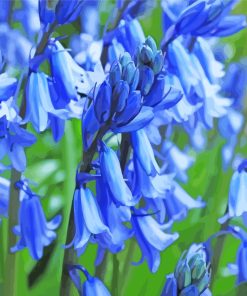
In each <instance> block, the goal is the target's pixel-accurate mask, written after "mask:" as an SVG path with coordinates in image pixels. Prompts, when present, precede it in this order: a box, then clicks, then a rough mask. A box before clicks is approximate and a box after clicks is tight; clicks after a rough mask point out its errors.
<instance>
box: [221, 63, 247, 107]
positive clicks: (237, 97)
mask: <svg viewBox="0 0 247 296" xmlns="http://www.w3.org/2000/svg"><path fill="white" fill-rule="evenodd" d="M222 90H223V92H224V94H225V95H226V96H228V97H229V98H233V99H234V102H233V105H232V107H233V108H237V109H239V108H240V111H241V108H242V107H243V99H244V97H245V95H246V92H247V60H246V59H242V60H240V61H239V62H238V63H231V64H230V65H229V66H228V68H227V71H226V75H225V76H224V80H223V83H222Z"/></svg>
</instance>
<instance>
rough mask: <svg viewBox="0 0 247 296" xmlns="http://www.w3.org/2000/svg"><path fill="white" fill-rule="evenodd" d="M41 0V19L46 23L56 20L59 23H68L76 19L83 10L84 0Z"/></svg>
mask: <svg viewBox="0 0 247 296" xmlns="http://www.w3.org/2000/svg"><path fill="white" fill-rule="evenodd" d="M50 2H51V1H48V0H39V16H40V21H41V22H42V23H43V24H44V25H47V24H50V23H52V22H54V21H56V22H57V23H58V24H59V25H63V24H68V23H71V22H73V21H74V20H76V18H77V17H78V16H79V14H80V13H81V10H82V6H83V4H84V1H83V0H71V1H64V0H57V1H53V2H51V3H50Z"/></svg>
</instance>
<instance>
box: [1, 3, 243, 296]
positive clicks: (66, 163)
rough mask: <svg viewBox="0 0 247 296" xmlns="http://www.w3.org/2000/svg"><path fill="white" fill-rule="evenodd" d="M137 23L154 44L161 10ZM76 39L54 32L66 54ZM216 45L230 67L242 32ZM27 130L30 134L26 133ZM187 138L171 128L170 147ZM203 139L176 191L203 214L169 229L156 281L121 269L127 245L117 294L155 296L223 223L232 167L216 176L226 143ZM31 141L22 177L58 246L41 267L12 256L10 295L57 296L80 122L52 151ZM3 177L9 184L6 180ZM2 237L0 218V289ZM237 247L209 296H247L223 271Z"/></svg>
mask: <svg viewBox="0 0 247 296" xmlns="http://www.w3.org/2000/svg"><path fill="white" fill-rule="evenodd" d="M150 1H153V0H150ZM20 2H21V1H13V7H12V16H9V17H10V18H12V22H11V24H12V27H13V28H14V29H16V30H17V31H22V30H23V24H21V23H20V22H18V21H17V20H16V18H14V17H13V16H14V15H15V14H17V13H18V9H19V7H20ZM37 2H38V0H37ZM0 3H1V5H2V7H0V19H1V15H3V13H4V1H0ZM113 8H114V1H108V0H103V1H102V3H101V6H100V28H101V32H103V28H104V25H105V22H106V21H107V19H108V17H109V15H110V14H111V11H112V10H113ZM235 12H236V13H238V14H243V13H244V14H246V15H247V1H246V0H241V1H240V2H239V4H238V5H237V6H236V9H235ZM17 15H18V14H17ZM84 17H85V16H84ZM36 21H37V19H36V20H35V18H34V20H33V26H34V27H35V25H37V24H36ZM141 24H142V26H143V29H144V32H145V34H146V36H148V35H151V36H152V37H153V38H154V39H155V40H156V42H158V43H160V41H161V39H162V36H163V32H162V10H161V8H160V3H159V2H158V3H157V6H156V8H155V9H154V10H152V12H150V14H149V15H147V16H145V17H144V18H142V19H141ZM3 31H4V24H3V23H1V24H0V49H1V50H2V51H4V50H7V49H6V48H4V46H5V44H4V38H3V37H2V36H3V33H2V32H3ZM79 33H80V22H79V21H78V22H75V23H73V24H70V25H66V26H63V27H62V28H61V29H58V30H57V35H58V36H59V35H63V36H69V38H65V39H64V40H62V43H63V44H64V45H65V46H67V47H69V46H70V44H71V36H72V37H73V35H76V34H77V35H78V34H79ZM33 38H34V37H33ZM23 42H24V41H23ZM220 42H222V43H224V44H228V46H227V47H222V48H226V50H227V52H228V56H229V57H228V59H227V64H228V63H229V62H232V61H235V62H237V61H239V60H240V59H242V58H243V57H246V56H247V30H246V29H245V30H243V31H241V32H240V33H238V34H236V35H234V36H232V37H229V38H223V39H221V41H220ZM10 58H11V57H10ZM44 67H46V65H44ZM11 71H12V73H13V74H14V75H16V76H18V75H20V73H19V71H18V67H14V66H13V67H12V69H11ZM245 105H246V104H245ZM245 114H246V112H245ZM29 128H30V130H32V128H31V127H29ZM33 132H34V131H33ZM187 137H188V136H187V135H186V134H185V133H184V132H183V131H181V130H180V129H179V127H178V128H177V129H175V133H174V135H173V141H174V142H175V143H176V144H177V145H178V147H180V148H184V147H185V145H186V144H187V143H188V138H187ZM207 137H208V138H209V141H208V146H207V149H206V150H205V151H203V152H199V153H195V152H194V151H188V153H190V154H191V155H192V156H194V157H195V162H194V165H193V166H192V167H191V168H190V170H189V173H188V175H189V179H188V183H187V184H185V185H184V184H183V187H184V188H185V189H186V190H187V191H188V192H189V193H190V194H191V196H193V197H197V196H201V197H202V198H203V199H204V200H205V201H206V202H207V207H206V208H205V209H199V210H198V209H197V210H193V211H191V212H190V213H189V215H188V217H187V218H186V219H185V220H184V221H181V222H176V223H175V225H174V231H178V232H179V233H180V238H179V239H178V241H177V242H176V243H174V244H173V245H172V246H171V247H169V248H168V249H166V250H165V252H163V254H162V260H161V266H160V268H159V270H158V272H157V273H155V274H151V273H150V271H149V270H148V267H147V265H146V263H143V264H142V265H140V266H132V265H131V266H128V265H127V266H126V264H125V261H126V258H132V260H133V261H138V260H139V259H140V256H141V253H140V250H139V248H138V246H137V244H136V243H135V242H134V241H130V242H128V243H127V244H126V248H125V250H124V251H122V252H120V253H119V254H118V255H117V256H118V259H119V261H120V272H122V273H123V275H124V277H120V287H121V291H119V295H130V296H131V295H143V296H153V295H160V292H161V290H162V288H163V286H164V283H165V278H166V275H167V274H169V273H172V272H173V270H174V267H175V265H176V263H177V261H178V259H179V257H180V256H181V254H182V252H183V251H184V250H186V249H188V247H189V246H190V245H191V243H193V242H198V243H199V242H203V241H205V240H207V239H208V237H209V236H210V235H212V234H214V233H215V232H217V231H218V230H219V229H220V224H219V223H218V222H217V219H218V218H219V217H221V216H223V214H224V212H225V209H226V204H227V200H228V190H229V181H230V178H231V176H232V173H233V170H232V169H231V168H228V169H227V170H224V169H223V166H222V147H223V145H224V143H225V140H224V139H223V138H222V137H220V135H219V132H218V130H217V126H216V125H215V129H214V130H212V131H210V132H209V133H208V135H207ZM37 139H38V140H37V143H36V144H35V145H33V146H32V147H31V148H28V149H27V150H26V151H27V163H28V166H27V170H26V172H25V176H26V177H27V178H29V179H31V180H32V181H33V182H34V184H33V186H34V187H35V191H36V192H37V193H38V194H39V195H40V196H42V204H43V205H44V209H45V212H46V215H47V218H50V217H53V216H54V214H56V213H58V212H61V213H62V214H63V217H64V219H63V223H62V225H61V227H60V228H59V231H58V239H57V240H56V241H55V242H54V243H53V244H52V245H51V246H50V247H48V248H46V251H45V256H44V258H43V259H42V260H41V261H39V262H35V261H34V260H32V259H31V257H30V256H29V254H28V251H27V250H25V249H24V250H23V251H22V252H18V253H17V268H16V270H15V271H13V272H16V274H17V277H18V281H17V282H16V283H15V284H16V285H17V291H18V292H17V295H16V296H25V295H30V296H43V295H45V294H48V295H54V296H55V295H59V280H60V275H61V264H62V256H63V248H62V247H61V245H62V244H63V243H64V241H65V228H66V224H67V219H68V213H69V209H70V205H71V199H72V194H73V190H74V178H75V172H76V167H77V165H78V163H79V161H80V156H81V151H82V143H81V123H80V121H79V120H72V121H70V122H67V124H66V132H65V136H64V137H63V139H62V141H61V142H60V143H59V144H55V142H54V141H53V139H52V136H51V134H50V133H49V132H45V133H43V134H42V135H39V136H37ZM246 153H247V125H246V124H245V127H244V129H243V131H242V133H241V135H240V136H239V138H238V145H237V150H236V155H241V156H242V157H246V156H247V154H246ZM5 176H6V177H8V173H6V175H5ZM236 223H237V222H236ZM6 232H7V220H6V219H3V221H2V226H1V227H0V282H1V281H2V279H3V266H4V256H5V255H4V254H6V245H7V242H6V241H5V240H4V237H6ZM216 243H219V241H216V240H215V241H213V244H216ZM238 244H239V241H238V240H236V239H234V238H232V237H230V236H227V238H226V239H225V241H224V246H223V249H222V253H221V256H220V261H219V268H218V271H217V274H216V275H215V276H214V278H213V280H212V286H211V288H212V294H213V295H214V296H223V295H225V296H230V295H243V296H244V295H247V288H246V289H245V291H246V292H244V294H239V293H240V292H239V290H238V289H236V288H235V277H234V276H232V275H230V274H229V272H228V269H227V264H228V263H230V262H235V259H236V251H237V249H238ZM95 256H96V246H94V245H90V246H89V247H88V248H87V251H86V252H85V253H84V255H83V256H81V258H80V260H79V261H80V263H82V264H83V265H84V266H85V267H86V268H87V269H88V270H89V272H91V273H92V274H93V273H94V265H93V262H94V259H95ZM108 257H110V256H108ZM108 259H109V264H108V265H107V268H106V273H105V283H106V285H108V286H109V285H110V282H111V276H112V261H111V258H108ZM0 291H1V290H0ZM242 291H244V290H242ZM72 295H77V292H76V291H74V292H73V294H72ZM6 296H7V295H6Z"/></svg>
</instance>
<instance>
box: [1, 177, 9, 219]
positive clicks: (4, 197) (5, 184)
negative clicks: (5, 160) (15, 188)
mask: <svg viewBox="0 0 247 296" xmlns="http://www.w3.org/2000/svg"><path fill="white" fill-rule="evenodd" d="M9 187H10V181H9V180H7V179H5V178H3V177H0V197H1V198H0V216H3V217H7V216H8V205H9ZM0 222H1V218H0Z"/></svg>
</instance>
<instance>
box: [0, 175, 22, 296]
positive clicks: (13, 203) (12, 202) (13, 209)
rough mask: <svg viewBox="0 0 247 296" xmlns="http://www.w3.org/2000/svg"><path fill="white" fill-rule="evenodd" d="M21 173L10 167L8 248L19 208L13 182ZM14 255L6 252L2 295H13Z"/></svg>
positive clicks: (12, 240) (11, 240)
mask: <svg viewBox="0 0 247 296" xmlns="http://www.w3.org/2000/svg"><path fill="white" fill-rule="evenodd" d="M20 177H21V173H20V172H18V171H16V170H15V169H12V171H11V185H10V199H9V213H8V216H9V219H8V250H9V249H10V247H12V246H14V245H15V243H16V236H15V235H14V234H13V232H12V229H13V226H15V225H16V224H17V223H18V208H19V191H18V190H17V189H16V188H15V183H16V182H17V181H18V180H20ZM15 265H16V256H15V254H12V253H10V251H8V252H7V256H6V262H5V275H4V293H3V295H8V296H12V295H15V288H16V286H15V280H16V269H15Z"/></svg>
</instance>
